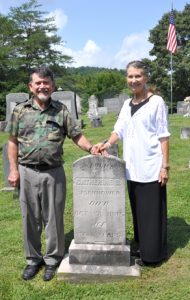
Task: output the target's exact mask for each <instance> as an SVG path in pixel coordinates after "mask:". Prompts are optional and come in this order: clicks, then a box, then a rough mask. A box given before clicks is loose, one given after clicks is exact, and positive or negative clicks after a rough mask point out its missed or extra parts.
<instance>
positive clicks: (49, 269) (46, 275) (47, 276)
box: [43, 265, 58, 281]
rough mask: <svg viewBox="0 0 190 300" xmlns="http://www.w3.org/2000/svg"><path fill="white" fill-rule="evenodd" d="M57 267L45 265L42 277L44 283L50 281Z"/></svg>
mask: <svg viewBox="0 0 190 300" xmlns="http://www.w3.org/2000/svg"><path fill="white" fill-rule="evenodd" d="M57 267H58V266H57V265H53V266H51V265H46V266H45V273H44V276H43V280H44V281H49V280H51V279H52V278H53V277H54V275H55V272H56V269H57Z"/></svg>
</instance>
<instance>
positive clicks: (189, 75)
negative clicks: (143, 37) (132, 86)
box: [148, 4, 190, 105]
mask: <svg viewBox="0 0 190 300" xmlns="http://www.w3.org/2000/svg"><path fill="white" fill-rule="evenodd" d="M189 15H190V4H186V5H185V7H184V10H183V11H182V12H178V11H176V10H174V17H175V26H176V32H177V41H178V42H177V43H178V47H177V53H176V54H175V55H173V76H172V77H173V98H174V99H173V102H174V105H175V104H176V102H177V101H183V100H184V98H185V97H186V96H188V95H190V61H189V57H190V34H189V32H190V18H189ZM169 16H170V14H169V13H167V14H164V16H163V17H162V19H161V20H160V21H159V23H158V25H157V26H156V27H154V28H153V29H152V30H150V37H149V41H150V42H151V43H152V44H153V45H154V46H153V49H152V50H151V51H150V55H152V56H154V57H155V58H154V59H153V60H152V61H148V64H149V66H150V70H151V79H150V82H151V84H154V85H156V86H157V87H158V88H159V90H160V92H161V94H162V95H163V96H164V98H165V99H166V101H167V102H168V104H169V103H170V78H171V77H170V69H171V65H170V61H171V60H170V52H169V51H168V50H167V49H166V45H167V35H168V28H169Z"/></svg>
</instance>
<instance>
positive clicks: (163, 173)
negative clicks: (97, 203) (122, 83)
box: [100, 61, 170, 264]
mask: <svg viewBox="0 0 190 300" xmlns="http://www.w3.org/2000/svg"><path fill="white" fill-rule="evenodd" d="M147 81H148V70H147V67H146V65H145V64H144V63H143V62H141V61H132V62H130V63H129V64H128V65H127V83H128V86H129V88H130V89H131V91H132V92H133V97H132V98H131V99H127V100H126V101H125V103H124V105H123V107H122V109H121V112H120V114H119V117H118V120H117V122H116V124H115V126H114V131H113V132H112V134H111V136H110V138H109V139H108V142H107V143H105V144H104V145H102V146H101V147H100V151H101V152H102V153H103V154H104V151H105V150H107V149H108V148H109V147H110V146H111V145H112V144H114V143H115V142H116V141H117V140H118V139H123V157H124V160H125V161H126V179H127V186H128V193H129V198H130V204H131V209H132V215H133V225H134V239H135V242H136V243H137V245H138V246H139V251H140V257H141V262H142V263H143V264H155V263H159V262H161V261H163V260H164V259H166V257H167V207H166V183H167V181H168V171H169V136H170V133H169V132H168V122H167V112H166V106H165V103H164V100H163V99H162V98H161V97H160V96H158V95H155V94H153V92H152V91H151V90H149V89H148V88H147V85H146V84H147Z"/></svg>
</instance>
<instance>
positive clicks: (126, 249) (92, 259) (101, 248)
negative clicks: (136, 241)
mask: <svg viewBox="0 0 190 300" xmlns="http://www.w3.org/2000/svg"><path fill="white" fill-rule="evenodd" d="M69 263H70V264H80V265H81V264H84V265H105V264H106V265H107V266H130V245H105V244H102V245H101V244H76V243H75V241H74V240H72V242H71V245H70V247H69Z"/></svg>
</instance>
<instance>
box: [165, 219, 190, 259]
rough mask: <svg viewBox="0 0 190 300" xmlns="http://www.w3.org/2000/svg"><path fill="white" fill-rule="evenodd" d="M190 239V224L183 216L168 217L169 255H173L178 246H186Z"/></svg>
mask: <svg viewBox="0 0 190 300" xmlns="http://www.w3.org/2000/svg"><path fill="white" fill-rule="evenodd" d="M189 240H190V225H189V224H187V223H186V222H185V220H184V219H183V218H179V217H171V218H169V219H168V256H169V257H171V256H172V255H173V254H174V253H175V251H176V250H177V249H178V248H185V246H186V245H187V244H188V242H189Z"/></svg>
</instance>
